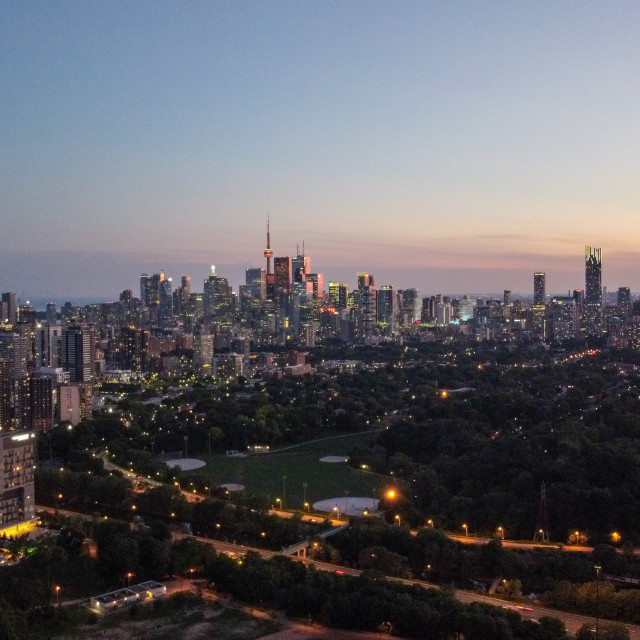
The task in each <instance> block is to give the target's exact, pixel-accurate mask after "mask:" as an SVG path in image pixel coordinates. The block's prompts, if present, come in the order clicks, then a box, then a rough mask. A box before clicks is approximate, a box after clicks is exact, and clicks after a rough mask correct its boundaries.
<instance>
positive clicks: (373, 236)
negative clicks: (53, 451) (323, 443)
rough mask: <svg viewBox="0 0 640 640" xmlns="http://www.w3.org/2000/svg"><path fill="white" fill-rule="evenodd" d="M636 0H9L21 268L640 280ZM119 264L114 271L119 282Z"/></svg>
mask: <svg viewBox="0 0 640 640" xmlns="http://www.w3.org/2000/svg"><path fill="white" fill-rule="evenodd" d="M638 32H640V4H638V3H637V2H608V3H602V2H584V1H583V2H562V3H558V2H535V3H519V2H471V1H469V2H446V3H444V2H427V1H424V2H389V1H386V2H375V1H367V2H328V1H325V0H323V1H322V2H304V1H303V2H300V1H297V2H238V1H236V0H234V1H232V2H188V1H187V2H163V1H160V0H154V1H149V2H145V1H142V0H140V1H137V2H133V3H130V2H90V1H82V2H71V1H61V2H56V3H52V2H38V1H35V0H33V1H31V2H28V3H24V2H18V1H16V2H1V3H0V58H1V59H2V60H3V64H2V65H0V95H1V96H2V97H1V98H0V195H1V197H0V225H1V226H0V228H1V229H2V233H1V234H0V288H2V290H16V291H22V290H26V291H27V293H30V295H33V296H36V295H45V294H46V293H48V292H51V293H52V295H53V294H55V295H69V296H71V295H89V294H92V293H95V295H96V296H101V297H102V296H105V295H107V296H109V295H114V294H116V293H117V292H118V291H120V290H121V289H123V288H125V287H133V288H135V287H136V285H137V278H138V276H139V273H140V271H141V270H144V271H156V270H158V269H160V268H165V270H166V271H167V272H169V266H170V267H171V269H173V271H172V272H170V273H169V275H173V276H174V278H179V276H180V275H181V273H184V272H190V273H191V274H192V276H193V279H194V282H195V283H196V284H195V287H196V288H197V287H198V286H199V285H198V282H199V280H201V279H202V278H204V276H205V274H206V271H207V268H208V265H209V264H211V263H215V264H216V265H218V271H219V272H222V273H225V272H226V273H228V274H229V275H230V277H231V280H232V281H233V282H234V284H237V283H238V282H239V280H240V277H241V273H242V269H243V268H244V267H245V266H256V265H262V264H263V262H264V261H263V259H262V250H263V248H264V227H265V221H266V217H267V214H270V216H271V221H272V240H273V241H272V246H273V248H274V251H275V255H291V254H293V253H294V252H295V248H296V243H297V242H302V240H304V241H305V242H306V248H307V253H308V254H310V255H311V257H312V267H313V269H314V270H316V269H317V270H319V271H322V272H324V274H325V278H326V279H333V278H339V279H346V280H347V281H349V282H351V283H353V281H354V280H355V273H356V272H357V271H360V270H366V271H369V272H372V273H375V274H376V276H377V279H378V282H379V283H380V284H396V285H397V286H400V287H405V286H406V287H408V286H415V287H418V288H419V289H421V290H422V291H423V292H424V293H425V294H427V293H437V292H461V293H463V292H465V291H469V292H472V291H476V292H480V291H499V290H502V289H503V288H510V289H513V290H515V291H530V290H531V288H532V273H533V272H534V271H537V270H544V271H546V272H547V274H548V275H547V281H548V289H549V290H550V291H557V292H561V291H565V290H567V289H569V288H575V287H579V286H582V284H583V279H584V274H583V266H582V256H583V249H584V245H585V244H594V245H596V246H602V247H603V254H604V277H603V282H604V284H606V285H607V286H609V288H615V287H618V286H631V287H632V289H633V290H638V289H640V283H638V278H637V273H638V261H639V260H638V259H639V257H640V256H639V252H638V249H639V247H640V229H639V223H638V219H639V216H638V204H639V203H640V180H639V179H638V173H639V172H638V169H639V168H640V127H639V126H638V123H637V121H638V113H640V83H639V82H638V80H637V69H638V67H639V64H640V39H638V37H637V34H638ZM102 287H104V289H103V290H100V291H98V290H97V289H98V288H102Z"/></svg>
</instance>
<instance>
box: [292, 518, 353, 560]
mask: <svg viewBox="0 0 640 640" xmlns="http://www.w3.org/2000/svg"><path fill="white" fill-rule="evenodd" d="M348 527H349V523H346V524H341V525H340V526H338V527H332V528H331V529H327V530H326V531H323V532H322V533H318V534H317V535H315V536H313V537H314V538H328V537H329V536H334V535H335V534H336V533H340V531H344V530H345V529H347V528H348ZM310 545H311V538H305V539H304V540H302V541H300V542H296V543H295V544H292V545H291V546H290V547H286V548H284V549H283V550H282V551H281V552H280V555H283V556H299V557H302V558H306V557H307V549H308V548H309V546H310Z"/></svg>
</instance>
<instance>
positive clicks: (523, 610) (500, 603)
mask: <svg viewBox="0 0 640 640" xmlns="http://www.w3.org/2000/svg"><path fill="white" fill-rule="evenodd" d="M37 508H38V509H40V507H37ZM42 509H45V510H46V509H48V508H47V507H42ZM58 513H60V514H62V515H65V516H76V517H80V518H83V519H87V520H92V519H93V518H92V516H88V515H86V514H83V513H77V512H74V511H67V510H64V511H63V510H58ZM341 524H342V523H341ZM193 537H194V536H189V535H187V534H184V533H175V534H174V535H173V539H174V540H181V539H184V538H193ZM195 539H196V540H198V541H199V542H203V543H205V544H209V545H211V546H212V547H213V548H214V549H215V550H216V551H217V552H219V553H226V554H228V555H233V556H236V555H242V554H245V553H248V552H250V551H252V552H254V553H257V554H258V555H259V556H260V557H261V558H264V559H269V558H272V557H273V556H275V555H279V552H277V551H272V550H270V549H260V548H257V547H248V546H244V545H239V544H233V543H231V542H224V541H222V540H215V539H213V538H204V537H196V538H195ZM292 559H293V560H297V561H299V562H303V563H304V564H307V565H308V566H313V567H315V569H317V570H318V571H328V572H331V573H339V574H341V575H348V576H359V575H360V574H361V573H362V571H361V570H360V569H354V568H352V567H345V566H342V565H337V564H331V563H329V562H319V561H316V560H311V559H309V558H297V557H294V558H292ZM388 579H389V580H392V581H393V582H398V583H400V584H404V585H414V586H420V587H422V588H424V589H437V588H438V585H435V584H431V583H429V582H426V581H424V580H409V579H400V578H388ZM455 596H456V598H457V599H458V600H460V602H463V603H465V604H470V603H472V602H479V603H483V604H490V605H492V606H495V607H504V608H505V609H511V610H513V611H516V612H517V613H519V614H520V615H521V616H522V617H523V618H526V619H528V620H538V619H539V618H541V617H543V616H553V617H555V618H559V619H560V620H562V622H563V623H564V624H565V626H566V627H567V629H568V631H569V632H570V633H573V634H575V633H576V631H577V630H578V629H579V628H580V627H581V626H582V625H583V624H585V623H589V624H593V623H594V618H593V617H592V616H583V615H579V614H576V613H568V612H565V611H559V610H556V609H548V608H546V607H542V606H539V605H536V604H522V605H521V604H517V603H514V602H510V601H509V600H502V599H500V598H495V597H489V596H486V595H483V594H481V593H476V592H474V591H464V590H462V589H458V590H456V592H455ZM626 627H627V628H628V629H629V633H630V634H631V637H632V638H637V639H638V640H640V625H632V624H627V625H626ZM304 630H306V631H305V632H310V631H311V630H310V629H307V628H306V627H305V628H304ZM282 633H284V632H282ZM365 635H367V634H365ZM270 637H271V636H270ZM290 637H291V638H292V639H293V638H296V639H298V640H302V639H303V638H304V637H309V638H323V637H327V638H328V637H337V636H335V635H334V636H324V635H322V633H320V634H317V633H315V630H314V633H313V634H311V635H308V636H304V635H297V636H293V635H292V636H290ZM340 637H344V638H345V639H346V638H348V637H354V638H356V637H358V638H362V637H363V636H362V634H354V635H353V636H349V635H344V636H340ZM368 637H370V638H372V639H373V638H378V637H382V636H380V634H372V635H369V636H368ZM286 638H289V636H287V637H286ZM273 640H285V636H282V637H281V638H278V637H277V634H276V636H274V638H273Z"/></svg>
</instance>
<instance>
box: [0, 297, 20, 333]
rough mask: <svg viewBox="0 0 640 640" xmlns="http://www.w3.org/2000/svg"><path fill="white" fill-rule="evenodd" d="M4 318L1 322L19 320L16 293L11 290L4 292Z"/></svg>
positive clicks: (11, 322)
mask: <svg viewBox="0 0 640 640" xmlns="http://www.w3.org/2000/svg"><path fill="white" fill-rule="evenodd" d="M2 311H3V313H2V318H0V322H7V323H8V324H12V325H13V324H15V323H16V321H17V313H18V307H17V305H16V294H15V293H11V292H10V291H8V292H6V293H3V294H2Z"/></svg>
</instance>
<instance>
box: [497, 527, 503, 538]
mask: <svg viewBox="0 0 640 640" xmlns="http://www.w3.org/2000/svg"><path fill="white" fill-rule="evenodd" d="M498 535H499V536H500V540H504V529H503V528H502V527H498Z"/></svg>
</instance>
